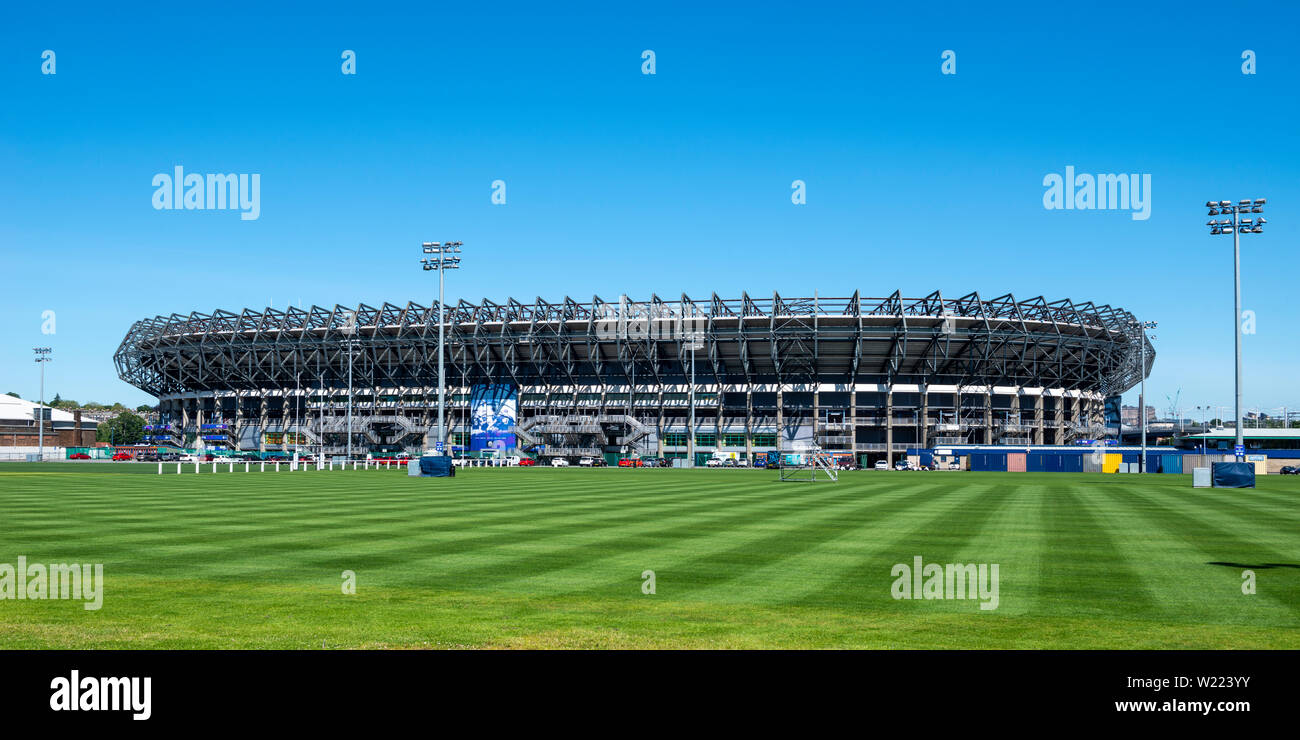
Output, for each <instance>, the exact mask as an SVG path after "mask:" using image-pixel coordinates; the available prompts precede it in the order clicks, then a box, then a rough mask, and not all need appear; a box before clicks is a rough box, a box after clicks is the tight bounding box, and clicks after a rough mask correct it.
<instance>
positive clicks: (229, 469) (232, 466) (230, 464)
mask: <svg viewBox="0 0 1300 740" xmlns="http://www.w3.org/2000/svg"><path fill="white" fill-rule="evenodd" d="M226 464H227V465H229V466H230V467H229V468H228V469H227V470H226V472H227V473H233V472H235V464H234V463H226Z"/></svg>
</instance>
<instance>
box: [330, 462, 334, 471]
mask: <svg viewBox="0 0 1300 740" xmlns="http://www.w3.org/2000/svg"><path fill="white" fill-rule="evenodd" d="M333 469H334V461H333V460H330V470H333Z"/></svg>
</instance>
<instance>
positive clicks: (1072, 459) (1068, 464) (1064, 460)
mask: <svg viewBox="0 0 1300 740" xmlns="http://www.w3.org/2000/svg"><path fill="white" fill-rule="evenodd" d="M1061 467H1062V469H1063V470H1064V472H1066V473H1082V472H1083V455H1061Z"/></svg>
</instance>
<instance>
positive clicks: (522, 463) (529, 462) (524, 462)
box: [519, 457, 537, 468]
mask: <svg viewBox="0 0 1300 740" xmlns="http://www.w3.org/2000/svg"><path fill="white" fill-rule="evenodd" d="M536 464H537V461H536V460H534V459H533V458H531V457H523V458H520V459H519V467H521V468H527V467H531V466H533V465H536Z"/></svg>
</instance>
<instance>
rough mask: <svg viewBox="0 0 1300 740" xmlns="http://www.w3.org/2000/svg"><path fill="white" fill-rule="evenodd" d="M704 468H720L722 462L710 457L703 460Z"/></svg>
mask: <svg viewBox="0 0 1300 740" xmlns="http://www.w3.org/2000/svg"><path fill="white" fill-rule="evenodd" d="M704 467H706V468H720V467H722V461H721V460H719V459H718V458H716V457H711V458H709V459H708V460H705V461H704Z"/></svg>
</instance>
